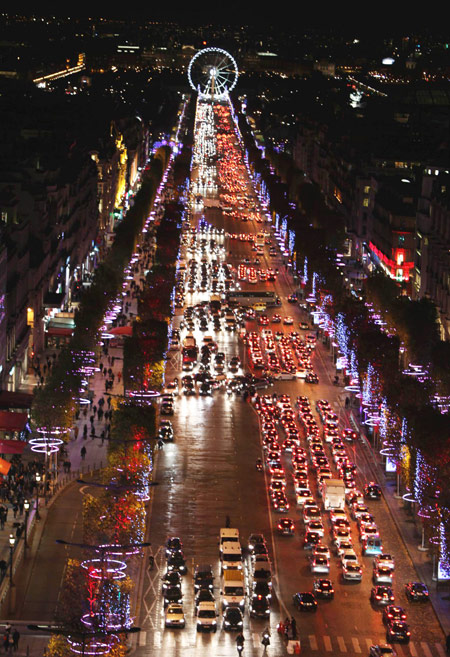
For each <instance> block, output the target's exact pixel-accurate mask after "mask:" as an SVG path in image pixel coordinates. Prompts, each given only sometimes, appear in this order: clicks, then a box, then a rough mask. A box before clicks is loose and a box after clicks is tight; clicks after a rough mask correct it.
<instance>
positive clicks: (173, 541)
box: [166, 536, 183, 556]
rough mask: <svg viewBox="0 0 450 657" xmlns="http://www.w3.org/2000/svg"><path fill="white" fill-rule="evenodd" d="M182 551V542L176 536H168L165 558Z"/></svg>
mask: <svg viewBox="0 0 450 657" xmlns="http://www.w3.org/2000/svg"><path fill="white" fill-rule="evenodd" d="M182 549H183V542H182V540H181V538H179V537H178V536H169V538H168V539H167V541H166V556H169V554H172V552H177V551H178V550H182Z"/></svg>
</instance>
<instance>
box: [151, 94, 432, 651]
mask: <svg viewBox="0 0 450 657" xmlns="http://www.w3.org/2000/svg"><path fill="white" fill-rule="evenodd" d="M200 105H201V104H200ZM211 125H212V126H213V128H211ZM200 126H201V128H200ZM208 126H209V127H208ZM214 136H215V137H214ZM199 144H200V145H199ZM205 144H208V145H207V146H206V145H205ZM194 161H196V163H197V167H198V171H200V174H198V176H197V178H196V181H197V182H196V184H195V187H193V189H192V196H193V202H192V208H194V211H195V213H197V215H200V216H199V217H198V219H197V220H196V221H195V222H193V221H192V220H191V223H190V224H189V225H187V226H186V225H185V227H184V230H183V235H182V249H181V255H180V260H179V262H178V269H177V283H176V287H175V290H174V308H175V313H176V318H175V319H176V321H175V322H174V325H173V328H172V334H171V340H170V345H169V353H170V354H171V355H172V357H175V358H176V359H177V360H176V365H175V366H174V367H173V368H172V370H171V372H173V376H172V377H171V380H169V377H168V379H167V381H166V386H165V394H164V396H163V397H162V400H161V405H160V413H161V415H173V414H174V413H176V408H177V400H179V399H180V398H181V397H186V398H188V399H189V398H190V397H191V396H195V397H199V398H201V397H214V396H215V395H228V396H229V397H230V398H231V399H234V400H235V402H236V403H238V401H240V402H242V400H243V401H248V402H249V408H252V409H253V411H254V412H256V413H257V415H258V419H259V427H260V441H261V458H259V459H258V460H257V462H256V469H257V471H258V472H260V473H261V477H262V479H261V481H264V482H265V484H264V485H265V487H266V491H267V496H268V500H269V503H270V509H269V513H270V517H271V525H272V531H273V536H274V539H273V540H274V541H275V544H277V545H278V544H280V542H285V541H289V540H290V541H292V540H293V541H296V540H297V541H298V542H299V546H301V551H298V552H296V554H297V555H299V554H300V561H301V562H302V563H303V565H304V566H305V568H306V570H305V569H303V571H302V572H307V573H308V579H307V580H306V581H308V585H307V586H305V588H304V590H298V591H291V592H290V599H289V600H287V602H286V600H285V602H286V609H287V611H288V612H289V615H292V614H293V613H294V611H295V612H297V611H298V612H316V611H319V612H320V608H321V605H323V604H336V602H333V601H334V600H336V598H337V599H339V595H340V594H341V593H342V591H343V586H344V587H345V586H351V585H353V586H356V587H358V586H361V583H362V581H363V580H364V579H366V580H367V579H370V581H371V587H370V599H369V600H368V601H367V602H368V603H369V605H370V607H368V611H369V609H370V608H371V609H373V610H378V611H381V613H380V615H379V621H380V622H379V630H378V632H379V635H380V636H381V635H383V634H384V635H385V637H386V642H387V644H386V645H384V644H381V643H380V644H379V645H378V644H377V645H373V646H370V650H369V652H370V655H372V656H374V657H375V656H376V655H380V656H381V655H395V654H396V652H395V650H394V648H393V647H392V644H394V643H405V644H407V643H408V642H409V641H410V637H411V629H410V624H409V622H408V609H407V605H408V604H409V603H410V602H416V601H427V599H428V591H427V589H426V587H425V585H424V584H422V583H421V582H415V581H408V582H404V583H403V584H402V591H401V589H400V588H399V587H395V591H396V593H395V594H394V583H395V572H396V564H395V559H394V555H393V554H392V552H391V550H390V545H389V544H388V543H389V542H388V541H385V540H384V537H383V535H382V532H381V531H380V528H379V525H378V524H377V510H378V508H379V506H377V505H380V501H381V500H382V492H381V488H380V486H379V485H378V484H377V483H376V482H374V481H372V480H370V479H367V478H365V477H364V476H363V474H362V473H361V472H360V471H359V470H358V469H357V467H356V465H355V462H354V461H355V447H356V445H357V443H358V440H359V434H358V433H357V432H356V431H355V430H354V428H351V427H350V426H349V424H348V418H347V415H346V414H344V413H338V412H337V410H336V406H337V405H336V404H335V403H334V402H333V403H331V402H329V401H327V400H326V399H316V397H317V392H316V390H320V389H321V388H318V387H317V386H318V384H319V383H320V382H319V377H318V374H317V372H316V370H317V369H318V367H317V335H316V332H315V330H313V329H312V326H311V324H310V320H309V315H308V313H307V312H306V311H307V310H309V309H308V308H307V306H306V304H305V305H303V304H302V303H301V302H300V301H299V299H297V296H296V294H295V292H292V289H291V288H290V289H288V286H287V285H286V279H285V278H284V279H283V281H281V280H280V278H281V274H280V271H279V268H280V267H281V263H282V262H283V256H284V253H283V250H281V251H280V247H279V240H280V235H279V233H277V231H275V230H274V229H273V227H272V226H271V225H270V224H269V223H268V222H267V212H266V208H265V207H264V204H263V203H262V202H261V199H259V197H258V195H257V193H256V191H254V190H253V188H252V187H251V184H250V182H249V175H248V170H247V168H246V164H245V161H244V158H243V155H242V148H241V145H240V142H239V135H238V134H237V132H236V129H235V124H234V122H233V120H232V117H231V114H230V109H229V107H228V106H227V105H218V104H215V105H214V106H213V107H211V106H209V107H208V108H201V109H200V111H199V110H198V115H197V120H196V142H195V148H194ZM205 172H208V173H205ZM215 186H216V187H217V190H218V192H217V194H216V196H217V195H218V197H219V200H220V208H221V211H222V214H223V216H224V217H226V218H227V220H228V222H230V221H232V222H233V224H234V222H237V221H239V222H240V226H239V229H238V231H237V232H225V230H224V229H223V228H218V227H215V226H214V225H213V223H209V222H208V221H207V220H206V218H205V215H204V214H203V212H202V211H201V208H203V207H204V204H203V200H200V196H201V195H202V194H204V195H206V193H207V190H209V193H210V195H212V196H214V192H213V191H211V190H213V189H214V188H215ZM205 202H206V201H205ZM194 217H195V214H194ZM242 223H246V224H247V225H246V226H245V227H244V226H242V225H241V224H242ZM283 292H284V294H283ZM287 292H288V293H287ZM177 368H178V369H177ZM284 382H286V384H285V383H284ZM293 390H295V392H294V393H292V391H293ZM287 392H288V393H289V394H287ZM159 437H160V440H161V442H162V443H164V442H168V441H174V439H175V437H174V434H173V430H172V427H171V423H170V421H169V420H168V419H167V418H165V419H163V420H162V421H161V427H160V434H159ZM172 538H173V541H172V543H171V542H170V541H171V540H172V539H170V540H169V542H168V547H167V555H168V558H170V557H171V554H172V552H180V553H181V556H179V559H181V561H182V560H183V559H184V556H183V554H182V544H181V541H180V539H178V538H176V537H172ZM177 541H178V542H177ZM270 553H271V545H270V539H269V540H266V538H265V537H264V536H263V535H262V534H250V536H249V538H248V540H247V543H246V545H245V547H243V545H242V544H241V537H240V534H239V531H238V530H237V529H233V528H223V529H221V530H220V536H219V556H218V561H219V564H220V574H221V591H222V595H221V604H220V605H217V601H216V598H215V590H214V589H215V583H214V573H213V570H214V569H213V570H212V569H211V568H212V567H211V566H210V565H209V564H197V565H196V566H195V576H194V585H195V595H196V603H195V605H196V615H197V621H196V622H197V629H198V630H199V631H200V630H205V629H206V630H212V631H214V632H215V631H216V630H217V627H218V625H217V623H218V621H217V618H218V611H217V607H218V606H219V607H220V608H221V609H222V626H223V629H225V630H235V631H242V628H243V618H244V614H245V610H248V612H249V614H250V615H251V616H254V617H260V618H264V619H267V622H269V621H270V614H271V610H272V608H273V603H274V600H275V599H276V597H277V596H276V594H275V591H274V587H273V582H272V573H273V564H272V563H271V556H270ZM181 561H180V563H181ZM300 561H299V563H300ZM302 563H300V565H302ZM280 567H281V568H282V564H278V568H280ZM178 571H179V568H178V566H177V565H176V563H175V565H174V566H173V567H172V566H170V564H169V563H168V570H167V575H166V576H165V579H164V583H163V594H164V596H165V597H164V600H165V606H166V607H168V608H169V610H170V614H169V613H166V625H167V626H168V627H170V626H183V627H184V625H185V622H186V619H185V615H184V612H183V609H182V596H181V574H180V573H179V572H178ZM332 572H333V573H334V574H336V572H337V573H338V579H339V582H337V581H336V577H334V579H333V578H332V577H331V573H332ZM203 581H204V582H206V584H205V586H203V584H202V582H203ZM338 584H339V586H338ZM175 589H176V590H177V591H178V594H176V591H175ZM171 591H172V592H173V599H171V598H170V597H167V593H168V592H169V593H170V592H171ZM400 591H401V593H400ZM227 592H228V593H227ZM177 596H178V597H177ZM366 600H367V596H366ZM172 604H173V605H175V608H174V612H173V613H174V618H171V617H170V616H171V614H172V607H171V605H172ZM338 604H339V603H338ZM361 604H363V600H361ZM175 612H177V613H175ZM281 613H282V612H281V611H280V614H281ZM177 614H178V615H177ZM172 621H173V622H172ZM299 624H300V623H299ZM294 638H296V637H294ZM388 644H389V645H388Z"/></svg>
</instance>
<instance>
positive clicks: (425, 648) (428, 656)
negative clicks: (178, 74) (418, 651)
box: [420, 641, 433, 657]
mask: <svg viewBox="0 0 450 657" xmlns="http://www.w3.org/2000/svg"><path fill="white" fill-rule="evenodd" d="M420 645H421V648H422V650H423V653H424V655H425V657H433V655H432V654H431V650H430V648H429V647H428V643H425V641H422V642H421V643H420Z"/></svg>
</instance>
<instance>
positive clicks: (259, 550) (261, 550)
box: [252, 543, 269, 561]
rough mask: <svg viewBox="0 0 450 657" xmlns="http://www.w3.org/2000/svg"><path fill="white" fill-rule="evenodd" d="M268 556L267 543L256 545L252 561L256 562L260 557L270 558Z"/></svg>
mask: <svg viewBox="0 0 450 657" xmlns="http://www.w3.org/2000/svg"><path fill="white" fill-rule="evenodd" d="M268 554H269V551H268V549H267V545H266V544H265V543H256V545H255V547H254V548H253V551H252V561H255V560H256V557H257V556H260V555H264V556H268Z"/></svg>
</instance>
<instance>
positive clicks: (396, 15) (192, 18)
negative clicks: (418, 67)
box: [2, 0, 445, 36]
mask: <svg viewBox="0 0 450 657" xmlns="http://www.w3.org/2000/svg"><path fill="white" fill-rule="evenodd" d="M87 7H89V10H88V9H87ZM392 7H395V12H394V11H393V9H392ZM403 7H404V8H405V11H404V13H400V11H399V9H400V7H399V5H396V4H395V3H392V2H391V3H388V2H376V3H361V2H359V3H356V2H340V3H336V2H333V3H323V2H321V3H317V2H311V1H310V2H292V1H290V2H283V3H278V2H273V3H271V4H269V3H268V2H266V3H263V2H257V1H256V0H244V1H243V2H242V1H241V2H238V1H236V0H228V1H227V0H222V2H217V0H210V1H209V2H206V1H205V0H200V1H197V2H196V1H194V2H191V3H188V2H183V3H182V2H167V1H165V2H161V0H160V1H159V2H154V1H153V2H136V1H133V0H128V2H126V3H125V2H122V3H119V2H107V1H106V0H101V1H100V2H99V1H96V2H91V3H89V4H88V3H83V2H79V3H78V4H76V3H70V4H67V3H61V2H49V1H48V0H42V1H41V2H31V1H25V2H23V1H22V2H21V1H20V0H19V1H18V2H13V1H10V0H6V2H3V3H2V11H7V12H10V13H24V14H26V15H46V14H52V15H56V16H68V15H70V16H73V17H87V16H94V17H97V16H103V17H111V18H121V19H124V18H127V17H129V18H132V19H153V20H163V21H164V20H167V21H174V22H180V23H189V24H196V23H197V24H201V23H203V24H204V23H217V24H228V23H229V24H252V23H255V24H258V25H266V26H271V25H275V26H280V27H281V28H286V27H287V28H288V29H289V31H292V32H295V31H298V32H301V31H302V28H304V27H305V26H306V27H320V26H323V27H325V28H327V29H330V28H332V29H334V30H336V32H339V33H346V32H348V31H350V32H353V31H355V30H356V31H357V32H360V33H366V34H368V35H369V34H372V36H375V34H374V33H375V32H381V33H384V34H389V33H393V32H399V31H400V32H403V33H406V32H407V31H409V30H414V29H420V30H423V29H427V28H430V29H432V30H435V29H436V27H439V25H440V24H441V25H442V17H440V16H439V12H438V11H433V12H427V14H428V15H425V16H424V10H423V6H420V5H417V6H416V7H414V6H412V5H411V3H409V4H408V5H403ZM430 14H431V15H430ZM444 23H445V21H444Z"/></svg>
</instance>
